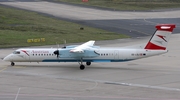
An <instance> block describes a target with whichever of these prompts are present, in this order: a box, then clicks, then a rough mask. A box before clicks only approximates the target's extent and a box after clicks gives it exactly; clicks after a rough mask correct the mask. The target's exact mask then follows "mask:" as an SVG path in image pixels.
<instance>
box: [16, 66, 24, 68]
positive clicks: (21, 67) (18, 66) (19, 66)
mask: <svg viewBox="0 0 180 100" xmlns="http://www.w3.org/2000/svg"><path fill="white" fill-rule="evenodd" d="M13 68H26V66H13Z"/></svg>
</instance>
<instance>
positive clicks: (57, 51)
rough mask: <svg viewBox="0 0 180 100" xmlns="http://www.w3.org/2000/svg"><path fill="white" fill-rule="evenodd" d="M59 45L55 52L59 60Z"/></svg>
mask: <svg viewBox="0 0 180 100" xmlns="http://www.w3.org/2000/svg"><path fill="white" fill-rule="evenodd" d="M56 44H57V42H56ZM57 45H58V46H57V50H55V51H54V54H55V55H57V58H59V50H58V48H59V44H57Z"/></svg>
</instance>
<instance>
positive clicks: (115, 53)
mask: <svg viewBox="0 0 180 100" xmlns="http://www.w3.org/2000/svg"><path fill="white" fill-rule="evenodd" d="M118 59H119V51H118V50H114V60H118Z"/></svg>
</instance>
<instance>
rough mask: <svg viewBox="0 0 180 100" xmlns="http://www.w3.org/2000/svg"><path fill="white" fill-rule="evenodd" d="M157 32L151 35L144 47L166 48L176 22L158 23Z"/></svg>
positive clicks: (153, 48)
mask: <svg viewBox="0 0 180 100" xmlns="http://www.w3.org/2000/svg"><path fill="white" fill-rule="evenodd" d="M156 28H157V30H156V32H155V33H154V35H153V36H152V37H151V39H150V40H149V42H148V43H147V45H146V46H145V48H144V49H151V50H166V47H167V44H168V41H169V39H170V36H171V33H172V31H173V29H174V28H175V25H174V24H160V25H156Z"/></svg>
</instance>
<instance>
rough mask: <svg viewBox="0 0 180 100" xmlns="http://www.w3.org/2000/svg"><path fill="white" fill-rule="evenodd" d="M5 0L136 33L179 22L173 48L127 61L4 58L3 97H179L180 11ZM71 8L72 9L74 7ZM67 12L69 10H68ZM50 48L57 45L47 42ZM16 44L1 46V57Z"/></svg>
mask: <svg viewBox="0 0 180 100" xmlns="http://www.w3.org/2000/svg"><path fill="white" fill-rule="evenodd" d="M21 1H23V2H17V0H13V2H12V0H9V1H8V2H7V0H0V4H3V5H6V6H13V7H17V8H20V9H26V10H31V11H37V12H39V13H43V14H47V15H49V16H53V17H57V18H60V19H65V20H69V21H74V22H77V23H81V24H85V25H89V26H94V27H99V28H104V29H107V30H110V31H111V30H112V31H119V32H120V33H122V32H124V34H129V35H130V36H132V37H142V36H147V35H151V34H152V33H153V32H154V31H155V28H154V26H155V25H156V24H157V23H175V24H176V25H177V27H176V29H175V31H174V32H173V33H175V34H174V35H172V38H171V40H170V43H169V46H168V49H169V52H168V53H166V54H163V55H158V56H155V57H150V58H145V59H140V60H136V61H131V62H124V63H93V64H92V65H91V66H89V67H87V68H86V69H85V70H83V71H82V70H79V64H78V63H16V66H14V67H11V66H10V63H9V62H3V61H2V60H0V80H1V81H0V100H179V99H180V78H179V75H180V67H179V65H180V62H179V59H180V53H179V52H180V47H179V43H180V35H179V34H178V33H179V32H180V31H179V21H180V20H179V18H180V13H179V12H180V11H179V10H176V11H167V12H166V11H164V12H129V11H128V12H121V11H110V10H103V9H100V10H99V9H93V8H82V7H76V6H73V5H64V4H57V3H56V4H54V3H50V2H44V1H43V2H36V1H35V2H33V1H31V0H21ZM70 8H71V9H70ZM67 12H68V13H67ZM149 38H150V36H149V37H143V38H133V39H120V40H110V41H97V42H96V45H100V46H108V47H117V46H128V45H135V44H139V43H146V42H147V41H148V40H149ZM46 47H49V48H51V47H52V46H46ZM15 49H17V48H10V49H0V52H1V53H0V58H3V57H5V56H6V55H7V54H9V53H11V52H13V51H14V50H15Z"/></svg>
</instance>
